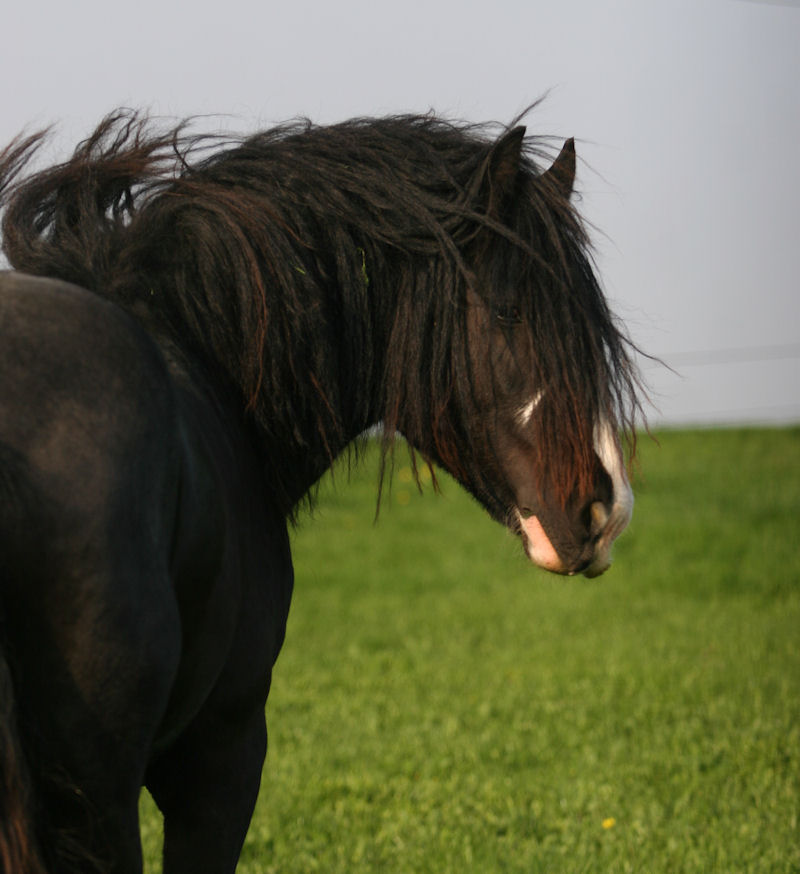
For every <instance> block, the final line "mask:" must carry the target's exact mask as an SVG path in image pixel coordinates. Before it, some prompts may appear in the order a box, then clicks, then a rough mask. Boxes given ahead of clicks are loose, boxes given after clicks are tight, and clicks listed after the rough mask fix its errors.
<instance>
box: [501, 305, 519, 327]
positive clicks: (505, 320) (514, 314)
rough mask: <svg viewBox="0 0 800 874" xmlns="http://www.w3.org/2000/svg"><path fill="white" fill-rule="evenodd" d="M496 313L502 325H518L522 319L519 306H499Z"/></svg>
mask: <svg viewBox="0 0 800 874" xmlns="http://www.w3.org/2000/svg"><path fill="white" fill-rule="evenodd" d="M494 314H495V317H496V318H497V321H498V322H500V324H501V325H518V324H519V323H520V322H521V321H522V313H521V312H520V311H519V307H515V306H499V307H496V308H495V311H494Z"/></svg>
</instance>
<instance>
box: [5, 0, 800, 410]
mask: <svg viewBox="0 0 800 874" xmlns="http://www.w3.org/2000/svg"><path fill="white" fill-rule="evenodd" d="M3 19H4V20H3V35H4V40H3V50H2V53H0V83H2V85H0V87H1V88H2V94H3V99H2V110H3V111H2V115H1V116H0V141H2V142H3V143H5V142H7V141H8V140H10V139H11V138H12V137H13V136H14V135H16V134H17V133H19V132H20V131H21V130H23V129H26V128H27V129H29V130H30V129H36V128H38V127H41V126H44V125H49V124H56V125H57V127H56V135H55V137H54V139H53V146H52V148H51V151H50V152H49V153H48V155H47V157H48V158H56V157H58V156H59V155H63V154H64V153H65V152H66V151H67V149H68V148H71V146H72V145H73V144H74V143H75V142H76V141H77V140H79V139H80V138H82V137H83V136H84V135H85V134H86V133H88V131H89V130H90V128H91V127H92V126H93V125H94V124H95V123H96V121H97V120H98V119H99V118H100V117H101V116H102V115H104V114H105V113H106V112H108V111H109V110H110V109H112V108H114V107H116V106H120V105H125V106H132V107H141V108H147V109H149V110H150V111H152V112H153V113H155V114H160V115H168V116H185V115H189V114H196V113H201V114H210V115H214V116H215V118H214V119H213V120H210V121H209V126H210V127H213V128H215V129H216V128H219V127H223V128H225V127H227V128H229V129H232V130H237V131H238V130H249V129H253V128H255V127H264V126H268V125H270V124H272V123H274V122H278V121H282V120H284V119H286V118H289V117H294V116H297V115H306V116H309V117H310V118H311V119H312V120H314V121H317V122H323V123H324V122H332V121H336V120H340V119H343V118H347V117H351V116H355V115H379V114H386V113H395V112H406V111H412V112H425V111H428V110H429V109H433V110H435V111H436V112H438V113H440V114H443V115H446V116H449V117H453V118H460V119H466V120H470V121H489V120H494V121H499V122H503V123H507V122H510V121H511V120H512V119H513V118H514V117H515V116H516V115H517V114H518V113H519V112H520V111H522V110H523V109H524V108H525V107H526V106H527V105H529V104H530V103H531V102H533V101H535V100H536V99H538V98H539V97H542V96H543V95H545V94H547V99H546V100H545V102H544V103H543V104H542V105H541V106H540V107H539V108H538V109H536V110H535V112H533V113H532V114H531V115H530V116H529V117H528V119H527V123H528V126H529V129H530V130H531V132H535V133H541V134H552V135H553V136H554V137H559V138H561V137H567V136H573V135H574V136H575V137H576V138H577V140H578V150H579V156H580V158H581V164H580V167H579V179H578V187H579V190H580V195H581V197H582V205H581V208H582V210H583V213H584V215H585V217H586V219H587V220H588V221H589V222H590V223H591V224H592V225H593V226H594V227H595V229H596V230H595V233H594V238H595V242H596V248H597V262H598V267H599V270H600V273H601V275H602V279H603V284H604V287H605V289H606V291H607V293H608V295H609V297H610V299H611V300H612V302H613V305H614V308H615V310H616V312H617V313H618V314H619V316H620V317H621V318H622V319H623V320H624V321H625V323H626V324H627V326H628V330H629V333H630V334H631V336H632V338H633V340H634V341H635V342H636V343H637V344H638V345H639V346H640V347H641V348H642V349H644V350H646V351H647V352H649V353H651V354H653V355H656V356H658V357H660V358H661V359H662V360H663V361H664V362H666V364H668V365H669V366H670V368H672V369H671V370H670V369H667V368H664V367H660V366H654V365H652V364H651V363H648V362H647V361H645V362H643V367H644V372H645V378H646V380H647V382H648V383H649V385H650V388H651V397H652V401H653V407H652V408H651V409H650V410H649V415H650V418H651V422H652V423H653V424H656V425H661V424H667V425H686V424H688V425H696V424H702V425H714V424H740V423H787V422H796V421H800V293H798V292H799V289H798V283H800V234H798V229H799V227H800V221H798V203H800V163H799V162H798V160H797V157H798V144H799V143H800V50H799V49H798V47H800V3H798V2H796V0H760V2H759V0H700V2H698V0H664V2H658V3H654V2H649V3H641V2H637V0H605V2H597V0H561V2H559V3H557V4H556V3H544V2H535V0H494V2H493V3H492V4H488V3H486V0H480V2H478V0H458V2H456V0H442V2H435V0H425V2H423V0H405V2H403V3H396V2H395V3H382V2H376V0H337V2H335V3H327V2H309V0H296V2H293V3H291V4H287V3H273V2H258V3H256V2H254V0H226V2H225V3H219V2H211V0H196V2H194V3H192V4H183V3H181V4H179V3H170V2H163V0H158V2H157V0H138V2H137V3H135V4H131V3H124V4H123V3H116V2H113V0H74V2H73V3H70V4H64V3H56V2H55V0H43V2H40V3H36V4H23V3H14V4H9V5H8V6H7V7H6V8H5V9H4V12H3ZM555 143H556V141H555V140H554V144H555Z"/></svg>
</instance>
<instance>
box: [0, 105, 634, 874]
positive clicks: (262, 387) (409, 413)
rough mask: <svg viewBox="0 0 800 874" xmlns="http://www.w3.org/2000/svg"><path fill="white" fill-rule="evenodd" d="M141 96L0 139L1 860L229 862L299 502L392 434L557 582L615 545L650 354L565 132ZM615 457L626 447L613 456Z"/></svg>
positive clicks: (252, 793)
mask: <svg viewBox="0 0 800 874" xmlns="http://www.w3.org/2000/svg"><path fill="white" fill-rule="evenodd" d="M190 131H191V128H190V127H187V126H186V125H179V126H177V127H175V128H173V129H169V130H165V129H164V128H163V127H161V128H159V127H158V126H156V125H154V124H153V123H152V122H151V121H149V120H147V119H144V118H142V117H140V116H137V115H136V114H135V113H129V112H119V113H116V114H114V115H112V116H109V117H108V118H106V119H105V120H104V121H103V122H102V123H101V125H100V126H99V127H98V129H97V130H96V131H95V132H94V133H93V134H92V136H91V137H90V138H89V139H87V140H86V141H85V142H83V143H82V144H81V145H80V146H79V147H78V148H77V150H76V151H75V153H74V154H73V156H72V157H71V158H70V159H69V160H67V161H66V162H65V163H63V164H60V165H57V166H53V167H50V168H49V169H42V170H39V171H38V172H33V171H28V170H26V168H27V167H28V166H29V163H28V162H29V160H30V158H31V157H32V156H33V155H34V154H35V153H36V151H37V148H38V146H39V145H40V144H41V142H42V139H43V137H44V135H43V134H36V135H34V136H30V137H27V138H21V139H18V140H16V141H14V142H13V143H12V144H11V145H10V146H9V147H8V148H7V149H6V150H5V151H4V152H3V153H2V154H0V201H1V202H2V205H3V206H4V221H3V226H2V229H3V250H4V252H5V255H6V257H7V259H8V261H9V263H10V264H11V265H12V267H13V268H14V271H18V272H6V273H3V274H0V862H1V863H2V866H3V871H4V872H6V874H39V872H45V871H89V870H91V871H108V872H112V871H113V872H137V871H140V870H141V864H142V860H141V849H140V840H139V827H138V815H137V802H138V799H139V792H140V788H141V786H142V785H146V786H147V787H148V788H149V789H150V791H151V793H152V795H153V798H154V799H155V800H156V802H157V804H158V806H159V808H160V809H161V811H162V812H163V814H164V829H165V838H164V871H165V872H168V874H175V872H193V874H194V872H198V871H209V872H231V871H233V870H234V868H235V866H236V862H237V859H238V856H239V852H240V849H241V846H242V842H243V840H244V837H245V833H246V831H247V827H248V824H249V821H250V816H251V813H252V809H253V805H254V803H255V799H256V795H257V793H258V787H259V778H260V774H261V768H262V762H263V759H264V755H265V750H266V737H267V735H266V726H265V721H264V705H265V701H266V698H267V693H268V691H269V685H270V677H271V671H272V666H273V664H274V662H275V659H276V657H277V655H278V651H279V649H280V647H281V643H282V641H283V637H284V630H285V624H286V618H287V613H288V610H289V600H290V596H291V591H292V563H291V557H290V553H289V540H288V536H287V520H292V519H293V518H294V517H295V515H296V513H297V512H298V507H301V506H302V504H303V502H304V501H305V500H308V496H309V494H313V486H314V484H315V482H316V481H317V480H318V479H319V477H320V476H321V475H322V473H323V472H324V471H325V470H326V469H327V468H328V467H329V466H330V465H331V463H332V462H333V460H334V459H335V458H336V457H337V456H338V455H339V454H340V453H341V452H342V451H343V450H344V449H345V448H346V447H347V446H348V445H351V444H352V443H353V441H354V439H355V438H357V437H358V435H360V434H362V433H363V432H364V431H365V429H367V428H369V427H370V426H373V425H375V424H376V423H382V426H383V434H384V435H385V437H384V450H385V453H384V458H387V455H386V453H387V452H389V453H390V452H391V447H392V440H393V439H394V438H393V435H395V434H396V433H399V434H402V435H403V436H404V437H405V439H406V440H407V441H408V443H409V444H410V445H411V446H412V447H413V448H414V449H415V450H416V451H417V452H418V453H419V454H420V456H421V457H422V458H423V459H424V460H425V461H426V462H428V463H435V464H438V465H441V466H443V467H444V468H445V469H447V470H448V471H449V472H450V473H451V474H453V476H455V477H456V478H457V479H458V480H459V481H460V482H461V483H462V484H463V485H464V486H465V487H466V488H467V489H469V491H470V492H472V494H473V495H474V496H475V497H476V498H477V500H478V501H479V502H480V503H481V504H482V505H483V506H484V507H485V508H486V509H487V510H488V511H489V513H490V514H491V515H492V516H493V517H494V518H496V519H498V520H499V521H501V522H502V523H504V524H506V525H508V526H509V527H510V528H511V529H512V530H513V531H514V532H516V533H518V534H519V535H520V536H521V539H522V542H523V544H524V547H525V549H526V551H527V553H528V555H529V557H530V558H531V560H532V561H534V562H535V563H537V564H540V565H542V566H544V567H546V568H548V569H550V570H554V571H557V572H561V573H570V574H571V573H580V572H582V573H585V574H586V575H587V576H594V575H597V574H599V573H602V572H603V571H604V570H605V569H606V568H607V567H608V565H609V563H610V559H609V553H610V548H611V544H612V541H613V540H614V539H615V537H616V536H617V535H618V534H619V533H620V531H621V530H622V529H623V528H624V526H625V525H626V523H627V521H628V519H629V516H630V512H631V504H632V499H631V493H630V488H629V486H628V482H627V479H626V475H625V472H624V462H623V456H624V455H625V454H626V451H627V449H630V450H632V446H631V439H632V436H633V421H634V416H635V414H636V412H637V410H638V401H637V389H638V386H637V381H636V374H635V370H634V368H633V366H632V363H631V355H630V344H629V343H628V341H627V340H626V339H625V337H624V335H623V334H622V332H621V330H620V329H619V327H618V326H617V324H616V322H615V320H614V318H613V317H612V315H611V314H610V312H609V309H608V307H607V304H606V301H605V300H604V297H603V295H602V293H601V291H600V289H599V287H598V283H597V282H596V279H595V277H594V274H593V271H592V268H591V262H590V257H589V254H588V243H587V238H586V234H585V232H584V228H583V225H582V223H581V221H580V219H579V217H578V215H577V213H576V212H575V210H574V208H573V206H572V205H571V204H570V195H571V192H572V188H573V181H574V175H575V151H574V145H573V142H572V141H571V140H570V141H568V142H567V143H566V144H565V145H564V147H563V149H562V150H561V153H560V154H559V155H558V157H557V158H556V160H555V161H554V163H553V164H552V166H550V167H549V169H548V170H546V171H541V170H540V169H539V166H538V165H539V164H540V163H541V161H542V160H543V155H544V152H543V145H542V143H541V141H538V142H537V141H535V140H533V139H531V138H525V130H524V128H523V127H519V126H517V127H510V128H508V129H504V130H502V131H500V132H499V133H498V134H492V133H491V129H490V128H487V127H475V126H467V125H459V124H453V123H449V122H446V121H443V120H441V119H438V118H436V117H433V116H423V117H392V118H385V119H377V120H370V119H359V120H355V121H351V122H347V123H343V124H337V125H333V126H329V127H315V126H313V125H311V124H308V123H305V122H302V123H295V124H291V125H286V126H283V127H279V128H277V129H273V130H269V131H267V132H265V133H260V134H257V135H255V136H251V137H247V138H241V139H236V140H234V139H227V140H221V139H219V138H212V137H201V136H196V135H192V134H191V132H190ZM626 447H627V449H626Z"/></svg>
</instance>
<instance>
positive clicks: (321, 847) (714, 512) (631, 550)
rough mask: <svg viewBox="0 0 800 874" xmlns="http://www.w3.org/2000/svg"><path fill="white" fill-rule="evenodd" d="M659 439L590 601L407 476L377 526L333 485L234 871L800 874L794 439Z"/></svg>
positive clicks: (491, 528) (470, 510)
mask: <svg viewBox="0 0 800 874" xmlns="http://www.w3.org/2000/svg"><path fill="white" fill-rule="evenodd" d="M658 437H659V441H660V447H657V446H655V445H654V444H652V443H650V442H649V441H647V440H643V441H642V443H643V445H642V447H641V469H642V471H641V475H640V481H639V482H638V484H637V486H636V492H637V505H636V511H635V514H634V521H633V523H632V525H631V527H630V529H629V530H628V532H626V534H625V535H624V536H623V537H622V538H621V540H620V541H619V543H618V546H617V548H616V562H615V564H614V566H613V568H612V569H611V571H609V573H608V574H606V575H605V576H604V577H602V578H600V579H598V580H595V581H587V580H584V579H563V578H555V577H551V576H548V575H546V574H544V573H542V572H539V571H536V570H534V569H532V568H531V567H530V565H528V564H527V562H526V561H525V560H524V558H523V556H522V553H521V549H520V548H519V545H518V544H517V543H516V541H515V540H514V539H513V538H512V537H511V536H510V535H508V534H506V533H505V532H504V531H503V530H502V529H501V528H500V527H499V526H497V525H496V524H494V523H492V522H491V521H490V520H489V519H488V518H487V517H485V515H484V514H483V513H482V511H481V510H480V509H479V508H477V506H476V505H475V504H474V503H473V502H472V501H471V500H470V499H469V498H468V497H467V496H466V495H465V494H464V493H463V492H461V491H460V490H459V489H458V488H457V487H456V486H455V485H453V484H452V483H451V482H449V481H447V480H445V481H444V483H443V491H444V494H443V495H442V496H440V497H436V496H435V495H433V494H432V492H431V490H430V488H428V489H426V490H425V492H424V494H422V495H419V494H417V493H416V492H415V490H414V488H413V486H412V485H410V484H409V483H408V482H404V481H403V480H407V479H408V471H407V470H405V469H403V461H402V459H400V460H399V463H398V468H399V469H398V475H397V476H396V477H395V481H394V484H393V488H392V492H391V494H390V495H387V496H386V497H385V499H384V503H383V506H382V510H381V516H380V520H379V522H378V524H377V526H374V525H373V523H372V519H373V515H374V510H375V494H376V476H377V474H376V466H375V463H374V461H375V459H374V456H372V457H370V458H368V459H367V461H366V462H365V463H364V464H363V465H362V466H361V467H360V468H358V469H357V470H356V471H355V472H354V473H353V474H352V476H351V477H350V481H349V482H348V481H347V474H346V472H341V471H340V473H339V474H338V476H337V484H336V489H335V490H331V489H330V488H329V487H328V485H326V486H324V487H323V489H322V493H321V496H320V502H319V509H318V510H317V512H316V514H315V516H316V517H315V518H314V519H313V520H304V522H303V524H302V526H301V527H300V529H299V530H298V531H297V532H296V534H295V536H294V554H295V563H296V570H297V583H296V590H295V597H294V603H293V606H292V613H291V617H290V622H289V632H288V639H287V643H286V646H285V648H284V651H283V653H282V655H281V658H280V659H279V661H278V665H277V669H276V674H275V679H274V685H273V691H272V695H271V698H270V701H269V704H268V708H267V710H268V721H269V725H270V751H269V755H268V758H267V763H266V766H265V771H264V778H263V783H262V792H261V796H260V799H259V804H258V807H257V810H256V814H255V816H254V819H253V824H252V826H251V829H250V833H249V836H248V840H247V843H246V845H245V849H244V853H243V855H242V860H241V863H240V866H239V869H238V870H239V872H242V874H244V872H248V874H249V872H253V874H255V872H258V874H270V872H280V874H290V872H314V871H320V872H326V874H332V872H348V874H357V872H397V874H400V872H414V874H416V872H431V874H433V872H436V874H443V872H459V874H461V872H500V871H502V872H520V874H522V872H525V874H529V872H538V871H543V872H545V871H546V872H561V871H566V872H573V871H574V872H594V871H597V872H625V871H634V872H710V871H720V872H734V871H736V872H738V871H742V872H756V871H764V872H767V871H769V872H790V871H794V872H798V871H800V822H799V814H800V811H799V809H798V808H800V430H797V429H780V430H738V431H701V432H685V433H681V432H664V433H661V434H659V435H658ZM143 810H144V815H143V828H144V834H145V847H146V853H147V855H148V859H149V865H150V867H149V869H148V870H150V871H156V870H158V864H157V862H156V861H155V859H156V858H157V844H158V833H159V824H158V820H157V818H156V816H155V814H154V813H153V810H152V803H151V802H149V801H148V800H147V799H145V801H144V802H143Z"/></svg>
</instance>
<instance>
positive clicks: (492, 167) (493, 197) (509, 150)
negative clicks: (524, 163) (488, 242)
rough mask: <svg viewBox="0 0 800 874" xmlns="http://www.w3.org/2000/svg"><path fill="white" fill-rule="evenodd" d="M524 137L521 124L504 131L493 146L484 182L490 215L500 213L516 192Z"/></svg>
mask: <svg viewBox="0 0 800 874" xmlns="http://www.w3.org/2000/svg"><path fill="white" fill-rule="evenodd" d="M524 139H525V127H524V126H523V125H519V126H518V127H515V128H513V129H512V130H510V131H508V132H507V133H504V134H503V136H501V137H500V139H499V140H498V141H497V142H496V143H495V144H494V146H492V151H491V152H490V153H489V163H488V167H487V169H486V174H485V176H484V182H483V187H484V190H485V197H486V201H487V203H486V207H487V212H488V213H489V214H490V215H491V214H494V215H495V216H496V215H498V214H499V213H500V212H501V211H502V208H503V205H504V204H505V203H506V202H507V201H508V199H509V198H510V197H511V196H512V194H513V193H514V185H515V183H516V180H517V174H518V173H519V168H520V162H521V159H522V143H523V141H524Z"/></svg>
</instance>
